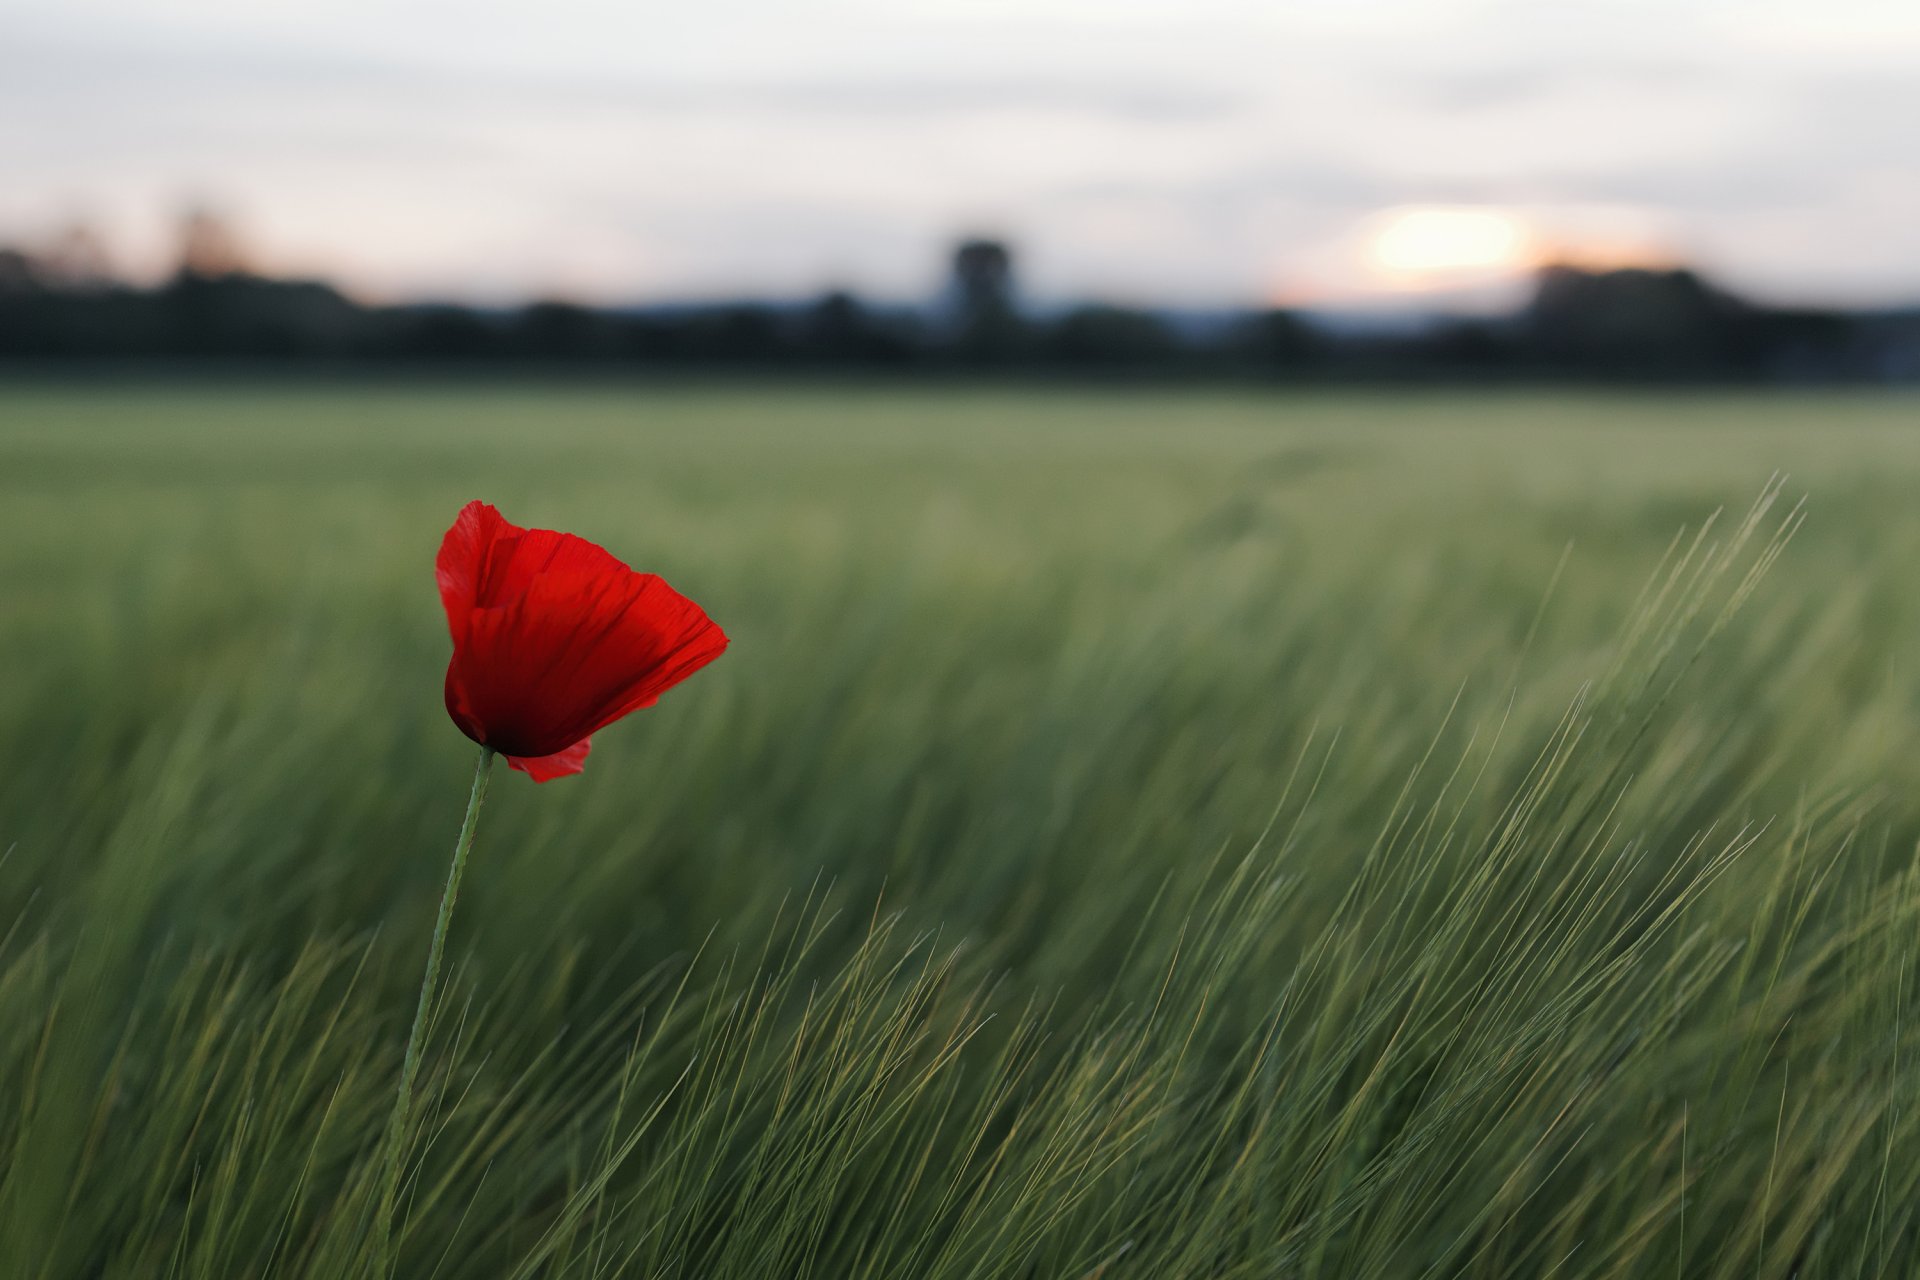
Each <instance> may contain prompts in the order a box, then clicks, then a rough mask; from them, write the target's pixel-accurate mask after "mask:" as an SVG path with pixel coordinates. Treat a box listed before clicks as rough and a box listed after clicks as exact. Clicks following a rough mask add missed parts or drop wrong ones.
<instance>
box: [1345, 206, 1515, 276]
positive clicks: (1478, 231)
mask: <svg viewBox="0 0 1920 1280" xmlns="http://www.w3.org/2000/svg"><path fill="white" fill-rule="evenodd" d="M1532 240H1533V237H1532V236H1531V234H1530V233H1529V232H1528V229H1527V228H1526V226H1525V225H1524V224H1523V223H1522V222H1521V221H1520V219H1518V218H1517V217H1515V216H1513V215H1512V214H1509V213H1506V212H1503V211H1501V210H1499V209H1479V208H1445V207H1429V208H1412V209H1403V210H1399V211H1397V212H1395V213H1393V214H1390V215H1388V216H1387V218H1386V219H1385V220H1384V221H1383V222H1382V223H1381V225H1380V228H1379V230H1378V231H1377V232H1375V233H1374V236H1373V238H1372V240H1371V242H1370V243H1369V245H1368V250H1367V258H1368V262H1369V264H1370V265H1371V266H1372V268H1373V269H1374V270H1375V271H1377V272H1378V273H1379V274H1380V275H1381V276H1383V277H1385V278H1386V279H1387V280H1389V281H1391V282H1393V283H1395V284H1398V285H1400V286H1402V287H1418V286H1420V285H1422V284H1426V283H1435V284H1437V283H1443V282H1449V281H1453V280H1457V279H1459V278H1460V277H1463V276H1474V277H1490V276H1503V275H1511V274H1515V273H1518V272H1520V271H1524V270H1526V269H1527V268H1529V267H1531V266H1533V265H1534V264H1535V261H1536V257H1535V254H1534V252H1533V247H1532Z"/></svg>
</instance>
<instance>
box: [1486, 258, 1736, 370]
mask: <svg viewBox="0 0 1920 1280" xmlns="http://www.w3.org/2000/svg"><path fill="white" fill-rule="evenodd" d="M1751 315H1752V308H1750V307H1748V306H1747V304H1745V303H1744V302H1742V301H1740V300H1739V299H1737V298H1734V297H1732V296H1731V295H1729V294H1726V293H1723V292H1721V291H1720V290H1718V289H1716V288H1714V287H1713V286H1711V285H1709V284H1708V283H1707V282H1706V281H1704V280H1702V279H1701V278H1700V277H1699V276H1698V275H1696V274H1694V273H1693V272H1691V271H1685V270H1676V271H1650V270H1641V269H1632V270H1624V271H1602V272H1592V271H1584V270H1581V269H1579V268H1576V267H1565V266H1553V267H1548V268H1546V269H1545V270H1543V271H1542V272H1541V273H1540V276H1539V280H1538V282H1537V284H1536V286H1535V289H1534V295H1533V300H1532V302H1531V303H1530V304H1529V305H1528V307H1527V309H1526V311H1525V313H1524V315H1523V316H1522V326H1523V331H1524V334H1525V337H1526V340H1527V341H1528V342H1529V343H1530V344H1531V346H1532V347H1533V349H1534V350H1535V351H1536V352H1537V353H1538V354H1539V355H1541V356H1542V357H1544V358H1545V359H1546V360H1547V361H1548V362H1549V363H1551V364H1553V365H1556V366H1559V367H1561V368H1566V369H1570V370H1574V371H1579V372H1583V373H1590V374H1595V375H1599V376H1663V375H1664V376H1675V375H1681V376H1710V375H1724V374H1731V373H1735V372H1739V371H1741V370H1742V368H1743V367H1745V366H1749V365H1751V364H1752V363H1753V362H1754V356H1755V352H1754V351H1753V344H1752V342H1751V341H1750V337H1751V334H1752V325H1751Z"/></svg>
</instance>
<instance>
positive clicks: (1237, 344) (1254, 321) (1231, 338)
mask: <svg viewBox="0 0 1920 1280" xmlns="http://www.w3.org/2000/svg"><path fill="white" fill-rule="evenodd" d="M1227 345H1228V347H1229V348H1230V349H1232V350H1233V351H1234V352H1235V354H1237V355H1239V356H1240V357H1242V358H1244V359H1245V360H1247V361H1248V362H1249V363H1250V364H1252V365H1253V366H1254V367H1255V368H1257V369H1259V370H1261V371H1263V372H1267V373H1278V374H1289V375H1290V374H1299V373H1304V372H1305V371H1307V370H1308V369H1309V368H1311V367H1313V366H1314V365H1316V364H1318V363H1319V362H1320V361H1321V360H1322V358H1323V357H1324V355H1325V353H1326V345H1327V344H1326V342H1325V341H1324V340H1323V339H1322V338H1321V336H1320V335H1319V334H1318V333H1316V332H1315V331H1314V329H1313V327H1312V326H1311V325H1309V324H1307V322H1306V321H1304V320H1302V319H1301V318H1300V317H1299V316H1298V315H1296V314H1295V313H1294V312H1292V311H1288V310H1284V309H1282V308H1277V307H1276V308H1274V309H1272V310H1269V311H1260V312H1256V313H1254V314H1253V315H1251V316H1249V317H1247V319H1246V320H1245V321H1244V322H1243V323H1241V324H1240V325H1238V326H1236V327H1235V329H1234V330H1233V331H1232V332H1231V333H1230V334H1229V335H1228V337H1227Z"/></svg>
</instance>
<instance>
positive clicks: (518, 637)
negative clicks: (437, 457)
mask: <svg viewBox="0 0 1920 1280" xmlns="http://www.w3.org/2000/svg"><path fill="white" fill-rule="evenodd" d="M434 567H435V569H436V571H437V576H438V577H439V579H440V601H441V603H442V604H444V605H445V606H446V609H447V627H448V629H449V630H450V631H452V632H453V661H452V662H450V663H448V664H447V714H449V715H451V716H452V717H453V722H454V723H455V724H457V725H459V726H460V729H461V732H463V733H465V734H466V735H467V736H468V737H469V738H472V739H473V740H474V741H475V742H478V743H480V744H481V745H483V746H488V747H492V748H493V749H494V750H495V751H498V752H500V753H501V754H502V755H504V756H506V757H507V763H508V764H509V765H512V766H513V767H514V768H516V769H518V770H520V771H521V772H522V773H525V774H527V775H529V776H530V777H532V779H533V780H534V781H535V782H545V781H547V780H548V779H549V778H558V777H562V776H563V775H566V774H569V773H579V772H580V770H581V768H582V766H583V764H584V762H585V760H586V758H587V746H588V743H587V739H588V737H589V736H590V735H592V734H594V733H596V732H598V731H599V730H600V729H602V728H604V727H605V726H607V725H610V724H612V723H613V722H614V721H615V720H618V719H619V718H620V717H622V716H624V715H627V714H628V713H629V712H633V711H638V710H640V708H642V707H650V706H652V705H653V703H654V700H655V699H657V698H658V697H659V696H660V695H661V694H662V693H664V692H665V691H666V690H668V689H670V688H672V687H673V686H674V685H676V684H679V683H680V682H681V681H682V680H685V679H686V678H687V677H688V676H690V675H692V674H693V673H694V672H695V671H698V670H699V669H700V668H701V667H704V666H706V665H707V664H708V663H709V662H712V661H713V660H714V659H715V658H717V657H719V656H720V651H721V650H723V649H725V648H726V647H727V637H726V636H725V635H724V634H723V633H722V632H721V630H720V628H719V627H717V626H715V625H714V624H713V621H712V619H710V618H708V617H707V615H706V614H705V613H703V612H702V611H701V609H700V606H699V605H697V604H695V603H694V602H693V601H691V600H689V599H687V598H686V597H685V596H683V595H681V594H680V593H679V592H677V591H675V590H674V589H673V588H672V587H669V586H668V585H667V584H666V583H665V582H662V581H661V580H660V579H659V578H657V577H655V576H654V575H653V574H650V573H635V572H634V571H633V570H632V569H629V568H628V567H627V566H626V565H624V564H622V563H621V562H620V561H618V560H616V559H614V558H613V556H611V555H609V554H608V553H607V552H606V551H605V550H603V549H602V548H600V547H597V546H595V545H594V544H593V543H591V542H588V541H587V540H586V539H585V538H576V537H575V536H573V535H572V534H570V533H556V532H555V531H553V530H552V529H522V528H520V527H519V526H518V525H514V524H509V523H508V522H507V520H506V518H505V517H503V516H502V515H501V514H500V513H499V512H498V511H496V510H494V509H493V508H492V507H490V506H488V505H487V504H486V503H484V502H469V503H468V504H467V505H466V507H465V508H463V509H462V510H461V512H460V518H459V519H457V520H455V521H454V522H453V528H451V529H449V530H447V536H446V538H445V539H444V540H443V541H442V542H441V543H440V555H439V558H438V559H437V560H436V561H435V564H434Z"/></svg>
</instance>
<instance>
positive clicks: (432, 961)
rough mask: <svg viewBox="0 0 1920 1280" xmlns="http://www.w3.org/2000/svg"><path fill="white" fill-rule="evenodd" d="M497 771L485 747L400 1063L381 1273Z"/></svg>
mask: <svg viewBox="0 0 1920 1280" xmlns="http://www.w3.org/2000/svg"><path fill="white" fill-rule="evenodd" d="M492 773H493V748H491V747H482V748H480V760H479V763H478V764H476V765H475V766H474V769H473V794H472V795H471V796H469V797H468V798H467V820H466V821H465V822H463V823H461V824H460V839H459V840H458V841H456V842H455V843H454V846H453V866H452V867H450V868H448V870H447V888H446V891H445V892H444V893H442V894H441V895H440V917H439V919H437V920H435V921H434V922H433V944H432V945H431V946H430V947H429V948H428V949H427V972H426V976H425V977H424V978H422V979H421V980H420V1004H419V1006H418V1007H417V1008H416V1009H415V1010H414V1013H413V1031H412V1032H411V1033H410V1034H409V1035H408V1036H407V1056H406V1060H405V1062H403V1063H402V1065H401V1067H400V1095H399V1096H398V1097H397V1098H395V1099H394V1101H393V1117H392V1118H391V1119H390V1120H388V1121H387V1136H386V1143H385V1146H386V1159H385V1166H386V1167H385V1170H384V1172H383V1174H382V1178H381V1186H380V1212H379V1218H378V1219H377V1220H376V1222H375V1224H374V1246H375V1249H376V1251H377V1258H378V1263H379V1272H378V1274H379V1275H381V1276H385V1275H388V1274H390V1273H391V1271H392V1239H393V1211H394V1207H395V1205H396V1204H397V1203H398V1201H399V1199H400V1171H401V1166H402V1165H403V1164H404V1163H405V1162H406V1147H407V1121H408V1119H409V1116H410V1113H411V1112H412V1110H413V1079H414V1077H415V1076H416V1075H418V1074H419V1073H420V1050H421V1048H422V1047H423V1045H424V1043H425V1041H426V1038H427V1015H428V1013H429V1011H430V1010H431V1009H432V1007H433V996H434V992H435V990H436V989H437V988H438V987H439V985H440V953H441V952H442V951H444V950H445V949H446V945H447V922H448V921H449V920H451V919H452V918H453V904H454V900H455V899H456V898H458V897H459V896H460V876H461V874H462V873H463V872H464V871H466V869H467V852H468V851H469V850H470V849H472V848H473V829H474V826H475V825H476V823H477V822H478V819H479V817H480V802H481V801H482V800H485V799H486V798H487V779H488V778H489V777H490V776H491V775H492Z"/></svg>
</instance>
